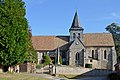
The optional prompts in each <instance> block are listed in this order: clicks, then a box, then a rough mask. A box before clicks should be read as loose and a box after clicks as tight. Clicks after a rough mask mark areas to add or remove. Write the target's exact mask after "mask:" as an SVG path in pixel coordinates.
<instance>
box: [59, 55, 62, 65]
mask: <svg viewBox="0 0 120 80" xmlns="http://www.w3.org/2000/svg"><path fill="white" fill-rule="evenodd" d="M59 61H60V64H62V57H61V56H59Z"/></svg>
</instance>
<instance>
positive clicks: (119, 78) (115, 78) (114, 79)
mask: <svg viewBox="0 0 120 80" xmlns="http://www.w3.org/2000/svg"><path fill="white" fill-rule="evenodd" d="M108 78H109V79H110V80H120V75H119V74H117V73H111V74H109V75H108Z"/></svg>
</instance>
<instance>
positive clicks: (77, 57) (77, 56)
mask: <svg viewBox="0 0 120 80" xmlns="http://www.w3.org/2000/svg"><path fill="white" fill-rule="evenodd" d="M76 60H80V54H79V53H78V52H77V53H76Z"/></svg>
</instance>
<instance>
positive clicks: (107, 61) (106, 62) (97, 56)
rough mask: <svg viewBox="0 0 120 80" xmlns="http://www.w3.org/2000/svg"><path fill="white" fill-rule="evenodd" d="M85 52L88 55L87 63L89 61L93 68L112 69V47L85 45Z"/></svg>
mask: <svg viewBox="0 0 120 80" xmlns="http://www.w3.org/2000/svg"><path fill="white" fill-rule="evenodd" d="M92 51H93V52H94V56H93V52H92ZM105 51H106V52H105ZM86 54H87V55H88V63H89V62H91V64H93V68H98V69H113V56H112V55H113V51H112V47H87V48H86ZM105 54H106V55H105ZM105 56H106V57H105ZM90 60H91V61H90ZM94 61H96V62H95V63H94Z"/></svg>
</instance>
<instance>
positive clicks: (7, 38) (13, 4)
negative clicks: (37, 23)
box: [0, 0, 31, 68]
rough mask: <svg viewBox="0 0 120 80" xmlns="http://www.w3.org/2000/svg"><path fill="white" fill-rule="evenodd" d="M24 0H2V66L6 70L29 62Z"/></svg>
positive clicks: (0, 42)
mask: <svg viewBox="0 0 120 80" xmlns="http://www.w3.org/2000/svg"><path fill="white" fill-rule="evenodd" d="M25 14H26V10H25V3H24V2H23V1H22V0H0V64H1V65H3V66H4V67H5V68H6V67H7V68H8V67H9V66H13V65H16V64H19V63H22V62H24V61H28V60H29V55H30V54H29V48H30V45H31V42H30V38H29V28H28V22H27V19H26V18H25Z"/></svg>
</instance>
